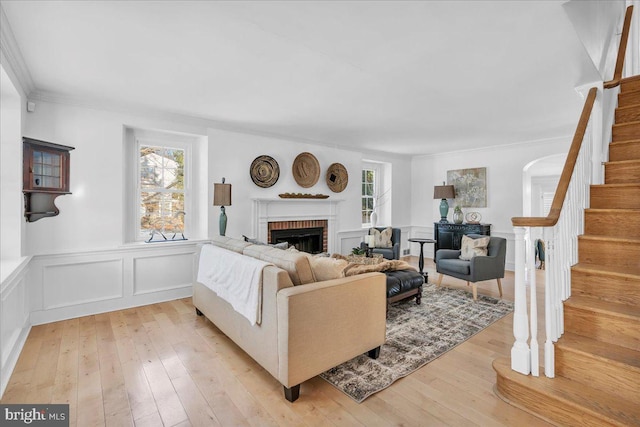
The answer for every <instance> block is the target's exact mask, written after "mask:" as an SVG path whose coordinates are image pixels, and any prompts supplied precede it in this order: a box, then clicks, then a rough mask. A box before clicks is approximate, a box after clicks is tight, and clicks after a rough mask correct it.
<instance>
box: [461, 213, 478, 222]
mask: <svg viewBox="0 0 640 427" xmlns="http://www.w3.org/2000/svg"><path fill="white" fill-rule="evenodd" d="M464 219H465V220H466V221H467V224H480V221H481V220H482V215H480V212H467V214H466V215H465V216H464Z"/></svg>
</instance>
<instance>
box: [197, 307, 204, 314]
mask: <svg viewBox="0 0 640 427" xmlns="http://www.w3.org/2000/svg"><path fill="white" fill-rule="evenodd" d="M196 314H197V315H198V316H204V314H202V312H201V311H200V310H198V308H197V307H196Z"/></svg>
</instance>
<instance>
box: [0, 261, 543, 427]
mask: <svg viewBox="0 0 640 427" xmlns="http://www.w3.org/2000/svg"><path fill="white" fill-rule="evenodd" d="M410 262H411V263H412V264H414V265H417V258H415V257H413V258H411V259H410ZM425 264H426V265H425V270H426V271H428V272H429V281H430V282H432V283H433V282H435V280H436V279H437V277H436V273H435V272H434V266H433V262H432V261H431V260H428V259H427V260H425ZM539 278H540V279H539V283H542V282H541V280H542V275H539ZM502 283H503V288H504V298H505V299H509V300H513V273H511V272H507V277H505V279H504V280H503V282H502ZM443 285H445V286H455V287H461V288H466V284H465V282H463V281H460V280H457V279H454V278H451V277H447V276H445V278H444V280H443ZM467 289H469V292H470V291H471V289H470V288H467ZM478 293H480V294H486V295H492V296H496V297H497V296H498V290H497V285H496V283H495V281H487V282H480V284H479V286H478ZM541 294H542V292H541ZM469 298H471V293H469ZM539 305H540V304H539ZM512 316H513V315H512V314H511V315H509V316H506V317H505V318H503V319H501V320H500V321H498V322H496V323H494V324H493V325H492V326H490V327H488V328H487V329H485V330H483V331H482V332H480V333H479V334H477V335H475V336H474V337H472V338H471V339H469V340H468V341H466V342H464V343H463V344H461V345H459V346H458V347H456V348H454V349H453V350H451V351H449V352H448V353H446V354H445V355H443V356H442V357H440V358H439V359H437V360H435V361H433V362H431V363H429V364H427V365H426V366H424V367H422V368H420V369H419V370H417V371H416V372H414V373H412V374H411V375H409V376H407V377H405V378H403V379H401V380H399V381H397V382H396V383H394V384H393V385H391V386H390V387H389V388H387V389H385V390H383V391H381V392H379V393H377V394H375V395H373V396H371V397H369V398H368V399H366V400H365V401H364V402H363V403H361V404H358V403H356V402H354V401H353V400H351V399H350V398H349V397H347V396H346V395H345V394H343V393H342V392H340V391H338V390H337V389H335V388H334V387H332V386H331V385H329V384H328V383H327V382H325V381H324V380H322V379H320V378H319V377H315V378H313V379H311V380H309V381H306V382H304V383H303V384H302V386H301V389H300V398H299V399H298V400H297V401H296V402H295V403H293V404H291V403H289V402H287V401H286V400H285V399H284V397H283V395H282V386H281V385H280V384H279V383H278V382H277V381H276V380H275V379H273V378H272V377H271V376H270V375H269V374H268V373H267V372H266V371H265V370H264V369H262V368H261V367H260V366H259V365H257V364H256V363H255V362H254V361H253V360H252V359H251V358H250V357H248V356H247V355H246V354H245V353H244V352H243V351H242V350H241V349H240V348H238V347H237V346H236V345H235V344H234V343H233V342H231V341H230V340H229V339H228V338H227V337H226V336H225V335H224V334H222V333H221V332H220V331H219V330H218V329H217V328H216V327H215V326H213V325H212V324H211V323H210V322H209V321H207V320H205V319H204V318H202V317H197V316H196V315H195V310H194V307H193V305H192V304H191V299H190V298H186V299H181V300H176V301H170V302H165V303H161V304H153V305H149V306H144V307H137V308H132V309H128V310H121V311H115V312H111V313H105V314H99V315H95V316H86V317H82V318H79V319H71V320H66V321H61V322H56V323H51V324H46V325H40V326H35V327H33V328H32V330H31V333H30V334H29V338H28V339H27V342H26V345H25V347H24V349H23V351H22V354H21V355H20V358H19V360H18V363H17V366H16V369H15V371H14V373H13V375H12V377H11V379H10V382H9V385H8V387H7V389H6V391H5V394H4V396H3V398H2V400H1V401H0V402H1V403H69V404H70V419H71V425H72V426H82V427H84V426H102V425H107V426H127V425H136V426H162V425H164V426H190V425H191V426H217V425H220V426H325V425H326V426H334V425H335V426H360V425H362V426H400V425H402V426H446V425H450V426H473V425H477V426H494V425H495V426H521V425H526V426H547V425H549V424H547V423H545V422H543V421H542V420H540V419H538V418H536V417H534V416H532V415H529V414H527V413H525V412H523V411H521V410H519V409H516V408H514V407H512V406H510V405H508V404H507V403H505V402H503V401H502V400H500V399H499V398H498V397H496V396H495V394H494V392H493V386H494V384H495V378H496V376H495V372H494V371H493V369H492V367H491V363H492V361H493V360H494V359H495V358H497V357H499V356H509V354H510V349H511V346H512V344H513V332H512V331H513V327H512ZM541 327H543V326H541Z"/></svg>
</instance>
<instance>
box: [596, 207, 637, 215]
mask: <svg viewBox="0 0 640 427" xmlns="http://www.w3.org/2000/svg"><path fill="white" fill-rule="evenodd" d="M584 211H585V212H593V213H627V214H634V213H640V209H633V208H622V209H616V208H587V209H585V210H584Z"/></svg>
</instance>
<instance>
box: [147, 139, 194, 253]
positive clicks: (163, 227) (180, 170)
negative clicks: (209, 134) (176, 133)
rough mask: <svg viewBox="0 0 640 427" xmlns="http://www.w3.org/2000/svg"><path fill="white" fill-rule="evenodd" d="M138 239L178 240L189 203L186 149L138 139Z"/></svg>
mask: <svg viewBox="0 0 640 427" xmlns="http://www.w3.org/2000/svg"><path fill="white" fill-rule="evenodd" d="M137 147H138V173H137V194H138V197H137V199H138V205H139V210H138V218H137V235H138V240H152V241H153V240H163V241H164V240H165V238H166V239H182V238H183V236H184V233H185V231H186V224H185V212H186V205H187V204H188V202H189V196H190V194H189V191H188V189H189V188H188V185H187V184H188V179H187V177H188V174H187V173H186V172H188V164H189V163H188V160H189V154H190V150H189V149H188V146H185V145H183V144H178V143H174V144H171V145H164V144H162V145H161V142H160V143H159V142H158V141H146V140H138V144H137Z"/></svg>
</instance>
